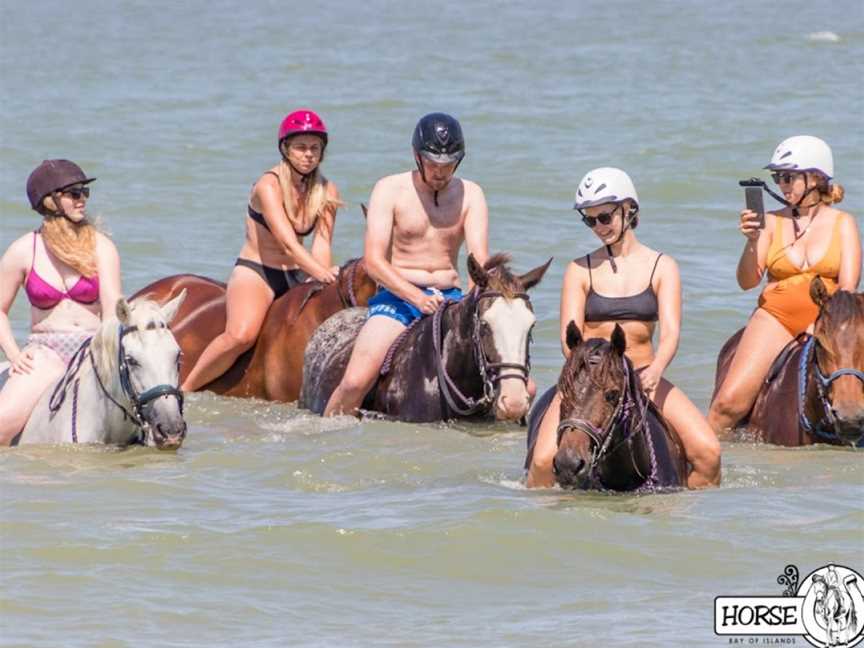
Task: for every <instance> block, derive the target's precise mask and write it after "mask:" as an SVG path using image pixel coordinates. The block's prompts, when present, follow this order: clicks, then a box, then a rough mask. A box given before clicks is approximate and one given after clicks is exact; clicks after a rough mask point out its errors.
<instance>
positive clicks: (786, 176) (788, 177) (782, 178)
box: [771, 171, 800, 185]
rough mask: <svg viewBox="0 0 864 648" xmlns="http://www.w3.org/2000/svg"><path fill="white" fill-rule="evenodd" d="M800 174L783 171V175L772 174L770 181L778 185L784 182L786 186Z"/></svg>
mask: <svg viewBox="0 0 864 648" xmlns="http://www.w3.org/2000/svg"><path fill="white" fill-rule="evenodd" d="M799 175H800V174H798V173H789V172H788V171H785V172H783V173H772V174H771V179H772V180H773V181H774V182H775V183H776V184H778V185H779V184H780V183H781V182H785V183H786V184H788V183H790V182H792V181H793V180H794V179H795V178H797V177H798V176H799Z"/></svg>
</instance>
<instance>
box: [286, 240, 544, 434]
mask: <svg viewBox="0 0 864 648" xmlns="http://www.w3.org/2000/svg"><path fill="white" fill-rule="evenodd" d="M508 260H509V259H508V257H507V256H506V255H501V254H499V255H495V256H493V257H492V258H490V259H489V260H488V261H487V262H486V264H485V265H484V266H482V267H481V266H480V264H479V263H477V262H476V261H475V260H474V257H473V256H471V255H469V256H468V273H469V275H470V276H471V279H472V280H473V281H474V284H475V289H474V290H472V291H471V292H469V293H468V294H467V295H466V296H465V297H464V298H463V299H462V300H460V301H458V302H448V303H447V304H445V305H444V306H442V307H441V308H440V309H439V310H438V311H437V312H436V313H435V314H434V315H432V316H429V317H424V318H421V319H419V320H417V321H416V322H415V323H414V324H413V325H412V326H411V327H409V328H408V329H406V330H405V332H404V333H403V335H402V336H401V337H400V338H399V339H397V340H396V342H394V344H393V346H392V347H391V350H390V353H389V354H388V359H387V360H386V361H385V365H384V368H382V375H381V377H380V378H379V380H378V383H377V384H376V385H375V386H374V387H373V389H372V391H370V392H369V394H368V395H367V397H366V399H365V401H364V403H363V409H365V410H371V411H375V412H380V413H381V414H384V415H385V416H387V417H389V418H395V419H398V420H401V421H412V422H429V421H442V420H449V419H453V418H471V417H487V416H490V415H493V414H494V415H495V416H496V417H497V418H499V419H507V420H519V419H521V418H523V417H524V416H525V414H526V412H527V411H528V404H529V398H528V393H527V383H528V372H529V370H530V364H529V359H528V356H529V344H530V335H531V329H532V328H533V326H534V321H535V317H534V313H533V310H532V309H531V300H530V299H529V297H528V293H527V291H528V290H529V289H530V288H532V287H533V286H535V285H536V284H537V283H539V282H540V280H541V279H542V278H543V275H544V274H545V272H546V270H547V268H548V267H549V263H550V262H551V261H552V259H549V261H548V262H546V264H544V265H542V266H540V267H538V268H535V269H534V270H531V271H530V272H527V273H525V274H524V275H522V276H516V275H513V274H512V273H511V272H510V270H509V269H508V267H507V262H508ZM364 321H365V318H364V316H363V313H362V312H357V311H353V312H352V311H345V312H344V313H340V314H339V316H338V317H335V318H333V319H331V320H329V321H328V322H326V323H325V324H324V325H323V326H321V327H320V328H319V329H318V331H317V332H316V333H315V336H314V337H313V339H312V340H311V341H310V342H309V345H308V347H307V353H306V362H305V366H304V375H303V389H302V392H301V395H300V403H299V404H300V406H301V407H306V408H308V409H311V410H312V411H314V412H317V413H319V414H320V413H322V412H323V411H324V407H325V406H326V404H327V401H328V399H329V398H330V395H331V394H332V393H333V390H334V389H335V388H336V386H337V385H338V384H339V381H340V380H341V378H342V375H343V373H344V372H345V366H346V365H347V363H348V359H349V357H350V355H351V350H352V349H353V346H354V338H355V337H356V334H357V331H358V330H359V328H360V327H361V326H362V325H363V322H364Z"/></svg>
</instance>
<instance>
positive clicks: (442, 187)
mask: <svg viewBox="0 0 864 648" xmlns="http://www.w3.org/2000/svg"><path fill="white" fill-rule="evenodd" d="M412 145H413V148H414V160H415V162H416V163H417V170H416V171H408V172H406V173H400V174H397V175H392V176H388V177H386V178H382V179H381V180H379V181H378V183H377V184H376V185H375V188H374V189H373V190H372V196H371V197H370V199H369V212H368V216H367V223H366V242H365V251H364V259H365V262H366V268H367V271H368V272H369V275H370V276H371V277H372V278H373V279H375V281H377V282H378V284H379V289H378V293H377V294H376V295H375V296H374V297H373V298H372V299H371V300H370V301H369V315H368V319H367V320H366V323H365V324H364V325H363V328H362V329H360V333H359V334H358V335H357V340H356V342H355V344H354V350H353V351H352V353H351V359H350V360H349V362H348V366H347V367H346V369H345V375H344V376H343V377H342V382H341V383H339V386H338V387H337V388H336V390H335V391H334V392H333V394H332V395H331V396H330V400H329V402H328V403H327V407H326V409H325V410H324V416H333V415H335V414H342V413H347V414H351V413H354V412H355V411H356V410H357V408H358V407H360V405H361V404H362V402H363V399H364V398H365V396H366V394H367V392H368V391H369V390H370V389H371V388H372V386H373V385H374V384H375V380H376V378H377V377H378V372H379V370H380V369H381V365H382V364H383V362H384V356H385V355H386V354H387V350H388V349H389V348H390V345H391V344H392V343H393V342H394V341H395V340H396V338H397V337H399V334H400V333H401V332H402V331H404V330H405V328H406V327H407V326H408V325H409V324H411V322H413V321H414V320H416V319H418V318H420V317H422V316H423V315H430V314H432V313H434V312H435V311H436V310H437V309H438V307H439V306H440V305H441V304H442V303H443V302H444V300H445V299H459V298H461V296H462V291H461V289H460V288H459V273H458V272H457V271H456V263H457V259H458V256H459V248H460V247H461V246H462V242H463V241H465V243H466V245H467V247H468V252H470V253H472V254H473V255H474V258H475V259H476V260H477V261H478V263H480V264H483V263H485V262H486V259H487V257H488V256H489V243H488V220H489V213H488V208H487V207H486V197H485V196H484V195H483V190H482V189H480V187H479V186H478V185H477V184H475V183H473V182H471V181H469V180H462V179H460V178H454V177H453V176H454V174H455V172H456V167H458V166H459V163H460V162H461V161H462V158H463V157H464V156H465V140H464V139H463V138H462V128H461V127H460V126H459V122H458V121H456V119H454V118H453V117H451V116H450V115H445V114H443V113H431V114H429V115H426V116H425V117H423V118H422V119H421V120H420V121H419V122H418V123H417V126H416V128H415V129H414V137H413V139H412Z"/></svg>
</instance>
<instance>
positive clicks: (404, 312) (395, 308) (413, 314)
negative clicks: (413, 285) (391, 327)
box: [366, 286, 463, 326]
mask: <svg viewBox="0 0 864 648" xmlns="http://www.w3.org/2000/svg"><path fill="white" fill-rule="evenodd" d="M418 287H419V286H418ZM420 290H422V291H423V292H424V293H426V294H427V295H435V294H438V295H442V296H443V297H444V299H446V300H447V301H459V300H460V299H462V297H463V295H462V290H461V289H460V288H448V289H447V290H438V289H437V288H420ZM376 315H381V316H384V317H389V318H391V319H394V320H396V321H397V322H401V323H402V324H404V325H405V326H410V325H411V323H412V322H413V321H415V320H418V319H420V317H422V315H423V313H421V312H420V311H419V310H418V309H417V307H416V306H414V304H411V303H409V302H406V301H405V300H404V299H402V298H401V297H397V296H396V295H394V294H393V293H392V292H390V291H389V290H387V289H386V288H378V292H377V293H375V296H374V297H373V298H372V299H370V300H369V312H368V313H367V315H366V317H367V318H369V317H375V316H376Z"/></svg>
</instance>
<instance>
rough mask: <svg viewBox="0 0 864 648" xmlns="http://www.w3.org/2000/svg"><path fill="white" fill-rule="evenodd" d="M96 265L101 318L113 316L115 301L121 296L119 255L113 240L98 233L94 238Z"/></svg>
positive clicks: (115, 307) (115, 306)
mask: <svg viewBox="0 0 864 648" xmlns="http://www.w3.org/2000/svg"><path fill="white" fill-rule="evenodd" d="M96 265H97V269H98V272H99V304H100V306H101V307H102V319H103V320H105V319H107V318H109V317H114V314H115V311H116V310H117V302H118V301H119V300H120V297H122V296H123V289H122V287H121V283H120V255H119V254H118V253H117V247H116V246H115V245H114V241H112V240H111V239H110V238H108V237H107V236H105V235H104V234H99V235H98V236H97V239H96Z"/></svg>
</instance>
